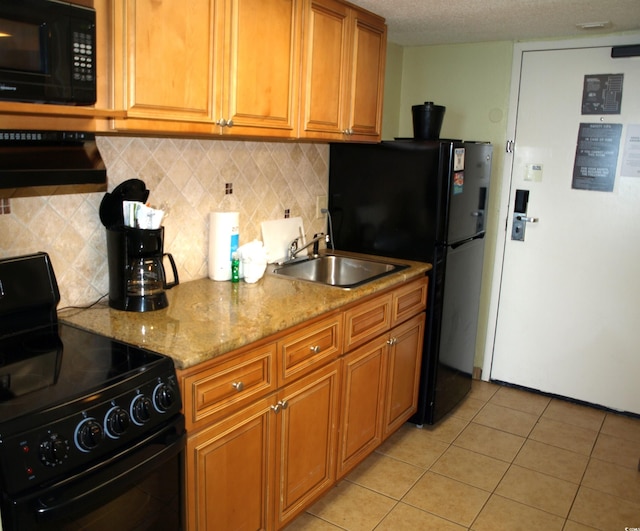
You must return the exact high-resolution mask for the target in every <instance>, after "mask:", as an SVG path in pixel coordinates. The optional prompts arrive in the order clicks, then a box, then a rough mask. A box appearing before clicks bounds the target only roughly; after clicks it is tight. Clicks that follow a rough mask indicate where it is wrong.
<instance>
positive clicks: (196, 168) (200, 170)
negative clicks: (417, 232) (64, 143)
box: [0, 136, 329, 308]
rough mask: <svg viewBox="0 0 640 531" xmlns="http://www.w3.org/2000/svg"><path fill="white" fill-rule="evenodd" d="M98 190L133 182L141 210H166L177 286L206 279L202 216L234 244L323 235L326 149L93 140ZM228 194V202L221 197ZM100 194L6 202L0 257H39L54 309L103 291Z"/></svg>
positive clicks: (319, 146)
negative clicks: (274, 231) (291, 220)
mask: <svg viewBox="0 0 640 531" xmlns="http://www.w3.org/2000/svg"><path fill="white" fill-rule="evenodd" d="M97 143H98V147H99V149H100V152H101V154H102V157H103V159H104V162H105V164H106V167H107V176H108V183H109V184H108V190H109V191H111V190H113V188H114V187H115V186H117V185H118V184H120V183H121V182H123V181H126V180H127V179H133V178H137V179H141V180H143V181H144V182H145V184H146V186H147V188H148V189H149V190H150V192H151V193H150V195H149V202H150V203H151V204H152V205H154V206H160V205H166V206H167V207H168V209H167V210H168V215H167V217H166V218H165V220H164V223H163V225H164V227H165V252H170V253H171V254H172V255H173V257H174V259H175V261H176V264H177V267H178V273H179V275H180V281H181V282H186V281H189V280H194V279H197V278H203V277H206V276H207V254H208V237H209V221H208V214H209V212H212V211H216V210H220V211H238V212H240V244H243V243H247V242H249V241H251V240H253V239H256V238H257V239H261V234H260V222H262V221H266V220H270V219H278V218H283V217H285V210H288V211H289V213H290V215H291V217H294V216H300V217H301V218H302V220H303V222H304V228H305V232H306V233H307V235H309V234H311V233H313V232H319V231H322V230H324V226H325V221H324V220H322V219H316V197H317V196H321V195H326V194H327V186H328V161H329V147H328V145H326V144H306V143H305V144H303V143H286V142H245V141H227V140H202V139H176V138H155V137H154V138H147V137H128V136H127V137H125V136H101V137H99V138H98V139H97ZM230 191H231V193H229V192H230ZM103 196H104V193H102V192H100V193H88V194H68V195H52V196H42V197H23V198H22V197H16V198H12V199H11V205H10V206H11V209H10V210H11V211H10V213H7V214H2V215H0V257H7V256H18V255H22V254H29V253H33V252H36V251H46V252H47V253H49V255H50V256H51V261H52V263H53V267H54V271H55V274H56V278H57V280H58V284H59V288H60V295H61V301H60V305H59V308H62V307H64V306H68V305H86V304H90V303H92V302H94V301H96V300H97V299H99V298H100V297H102V296H103V295H105V294H106V293H108V291H109V282H108V270H107V255H106V252H107V251H106V239H105V229H104V226H103V225H102V223H101V222H100V219H99V215H98V211H99V207H100V202H101V201H102V197H103Z"/></svg>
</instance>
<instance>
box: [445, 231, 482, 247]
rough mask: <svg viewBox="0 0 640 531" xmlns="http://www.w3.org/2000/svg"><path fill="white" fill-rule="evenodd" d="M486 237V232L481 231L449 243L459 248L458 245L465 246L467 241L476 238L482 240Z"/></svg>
mask: <svg viewBox="0 0 640 531" xmlns="http://www.w3.org/2000/svg"><path fill="white" fill-rule="evenodd" d="M482 238H484V232H479V233H478V234H474V235H473V236H471V237H470V238H465V239H464V240H460V241H459V242H456V243H452V244H450V245H449V247H451V248H452V249H457V248H458V247H461V246H463V245H464V244H465V243H469V242H472V241H474V240H481V239H482Z"/></svg>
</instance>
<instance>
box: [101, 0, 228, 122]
mask: <svg viewBox="0 0 640 531" xmlns="http://www.w3.org/2000/svg"><path fill="white" fill-rule="evenodd" d="M218 4H220V1H219V0H190V1H189V3H188V6H187V4H185V3H184V2H176V1H170V0H116V1H115V2H114V13H113V16H114V21H113V38H114V46H113V48H114V58H113V62H114V104H115V106H116V108H119V107H121V108H123V109H124V110H125V111H126V112H127V120H122V121H120V120H117V121H116V128H124V129H138V128H141V129H150V130H153V129H154V127H153V125H149V123H147V122H145V125H144V126H140V125H139V124H138V123H137V122H136V121H135V120H136V119H150V120H154V119H155V120H175V121H180V122H197V121H201V122H208V123H209V124H210V123H211V120H212V99H213V86H214V78H213V43H214V30H215V28H216V26H215V24H214V22H215V19H216V16H217V14H216V8H217V5H218ZM130 120H132V121H130ZM160 129H161V128H160Z"/></svg>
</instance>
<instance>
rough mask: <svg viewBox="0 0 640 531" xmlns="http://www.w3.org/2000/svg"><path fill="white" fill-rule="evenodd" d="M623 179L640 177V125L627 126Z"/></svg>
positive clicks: (623, 153)
mask: <svg viewBox="0 0 640 531" xmlns="http://www.w3.org/2000/svg"><path fill="white" fill-rule="evenodd" d="M621 176H622V177H640V124H631V125H628V126H627V136H626V138H625V141H624V150H623V152H622V170H621Z"/></svg>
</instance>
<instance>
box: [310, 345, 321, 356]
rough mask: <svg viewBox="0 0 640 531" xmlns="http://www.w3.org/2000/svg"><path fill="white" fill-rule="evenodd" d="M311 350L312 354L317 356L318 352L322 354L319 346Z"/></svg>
mask: <svg viewBox="0 0 640 531" xmlns="http://www.w3.org/2000/svg"><path fill="white" fill-rule="evenodd" d="M309 350H311V352H313V353H314V354H317V353H318V352H320V347H319V346H318V345H314V346H313V347H311V348H310V349H309Z"/></svg>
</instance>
